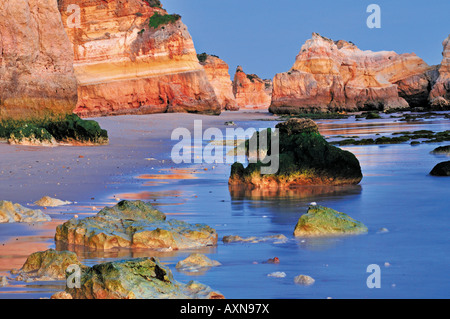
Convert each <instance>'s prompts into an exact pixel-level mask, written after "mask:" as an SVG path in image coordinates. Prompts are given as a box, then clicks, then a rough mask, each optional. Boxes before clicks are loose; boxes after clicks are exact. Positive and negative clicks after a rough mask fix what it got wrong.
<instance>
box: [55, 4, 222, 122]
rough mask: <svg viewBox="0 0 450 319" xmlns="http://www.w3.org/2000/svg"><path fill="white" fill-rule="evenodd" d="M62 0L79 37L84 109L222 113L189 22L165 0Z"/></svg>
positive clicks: (73, 36) (71, 31)
mask: <svg viewBox="0 0 450 319" xmlns="http://www.w3.org/2000/svg"><path fill="white" fill-rule="evenodd" d="M58 4H59V9H60V11H61V15H62V21H63V24H64V27H65V29H66V32H67V34H68V35H69V38H70V40H71V42H72V44H73V53H74V56H75V63H74V68H75V74H76V77H77V80H78V85H79V86H78V95H79V99H78V104H77V108H76V113H77V114H78V115H80V116H84V117H86V116H99V115H118V114H145V113H161V112H195V113H204V114H219V113H220V111H221V107H220V104H219V101H218V100H217V97H216V95H215V93H214V89H213V87H212V86H211V84H210V83H209V81H208V78H207V76H206V72H205V70H204V69H203V67H202V66H201V65H200V63H199V61H198V59H197V53H196V51H195V48H194V43H193V41H192V38H191V36H190V34H189V32H188V30H187V27H186V26H185V25H184V24H183V22H182V21H181V17H180V16H179V15H177V14H168V13H167V12H166V11H165V10H164V9H163V8H162V5H161V3H160V1H159V0H152V1H145V0H129V1H121V0H103V1H99V0H97V1H92V0H61V1H58Z"/></svg>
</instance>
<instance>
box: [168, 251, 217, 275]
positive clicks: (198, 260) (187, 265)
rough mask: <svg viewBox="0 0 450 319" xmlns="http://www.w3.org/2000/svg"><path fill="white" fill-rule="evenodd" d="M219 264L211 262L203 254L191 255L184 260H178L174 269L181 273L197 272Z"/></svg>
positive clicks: (214, 261)
mask: <svg viewBox="0 0 450 319" xmlns="http://www.w3.org/2000/svg"><path fill="white" fill-rule="evenodd" d="M220 265H221V263H220V262H218V261H216V260H211V259H209V258H208V257H207V256H205V255H203V254H191V255H190V256H189V257H187V258H186V259H184V260H180V261H179V262H178V263H177V265H176V266H175V268H177V269H178V270H181V271H199V270H202V269H205V268H211V267H217V266H220Z"/></svg>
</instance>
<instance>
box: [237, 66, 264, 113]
mask: <svg viewBox="0 0 450 319" xmlns="http://www.w3.org/2000/svg"><path fill="white" fill-rule="evenodd" d="M233 93H234V96H235V97H236V102H237V104H238V105H239V107H240V108H253V109H267V108H268V107H269V106H270V101H271V81H270V80H262V79H260V78H259V77H258V76H257V75H256V74H245V73H244V71H243V69H242V67H241V66H238V67H237V69H236V74H235V75H234V80H233Z"/></svg>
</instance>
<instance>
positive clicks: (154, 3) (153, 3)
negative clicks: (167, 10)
mask: <svg viewBox="0 0 450 319" xmlns="http://www.w3.org/2000/svg"><path fill="white" fill-rule="evenodd" d="M145 2H147V3H148V5H149V6H150V7H152V8H162V4H161V1H159V0H145Z"/></svg>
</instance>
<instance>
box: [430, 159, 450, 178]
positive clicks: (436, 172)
mask: <svg viewBox="0 0 450 319" xmlns="http://www.w3.org/2000/svg"><path fill="white" fill-rule="evenodd" d="M430 175H433V176H450V161H447V162H442V163H439V164H437V165H436V166H435V167H434V168H433V169H432V170H431V172H430Z"/></svg>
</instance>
